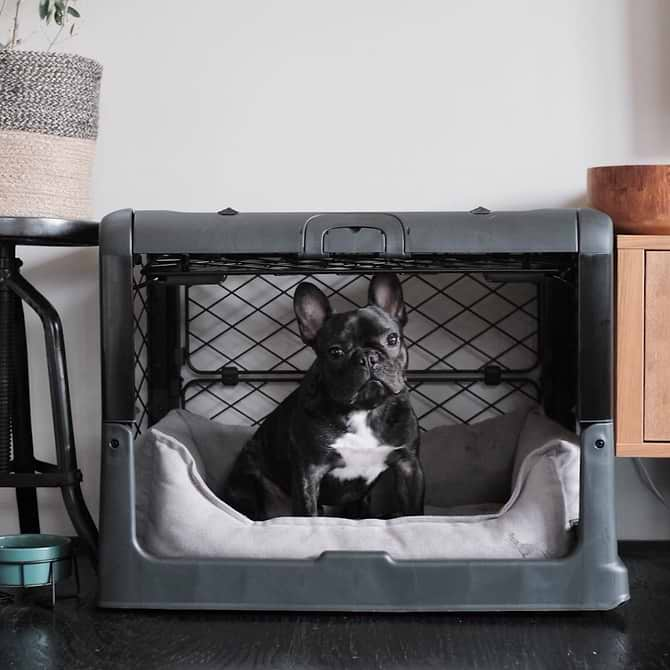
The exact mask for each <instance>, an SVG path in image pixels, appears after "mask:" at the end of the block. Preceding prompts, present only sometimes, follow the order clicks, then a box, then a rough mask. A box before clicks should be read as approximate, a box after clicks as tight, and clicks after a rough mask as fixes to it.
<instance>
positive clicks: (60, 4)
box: [54, 0, 65, 13]
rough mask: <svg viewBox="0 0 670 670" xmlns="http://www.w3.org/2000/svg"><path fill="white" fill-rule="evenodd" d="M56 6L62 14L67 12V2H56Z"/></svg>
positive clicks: (60, 0)
mask: <svg viewBox="0 0 670 670" xmlns="http://www.w3.org/2000/svg"><path fill="white" fill-rule="evenodd" d="M54 4H55V5H56V8H57V9H59V10H60V11H61V13H62V12H64V11H65V0H56V2H55V3H54Z"/></svg>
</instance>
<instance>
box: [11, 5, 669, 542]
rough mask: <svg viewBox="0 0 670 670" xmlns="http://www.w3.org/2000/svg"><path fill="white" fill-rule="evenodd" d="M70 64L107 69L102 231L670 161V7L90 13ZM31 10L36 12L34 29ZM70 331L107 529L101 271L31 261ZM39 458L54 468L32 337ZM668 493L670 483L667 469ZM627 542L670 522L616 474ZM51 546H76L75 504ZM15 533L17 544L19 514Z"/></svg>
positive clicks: (479, 188)
mask: <svg viewBox="0 0 670 670" xmlns="http://www.w3.org/2000/svg"><path fill="white" fill-rule="evenodd" d="M78 6H79V9H80V11H81V12H82V14H83V16H84V20H83V21H82V24H81V30H80V35H79V36H78V37H77V38H75V39H74V40H72V41H71V42H70V43H68V44H65V45H63V48H64V49H65V50H73V51H77V52H79V53H81V54H84V55H89V56H92V57H95V58H96V59H98V60H99V61H101V62H102V63H103V65H104V66H105V73H104V77H103V91H102V103H101V104H102V107H101V119H100V137H99V147H98V158H97V166H96V173H95V180H94V187H93V188H94V197H95V207H96V215H97V216H98V217H101V216H102V215H104V214H105V213H106V212H108V211H110V210H113V209H116V208H120V207H134V208H138V209H139V208H163V209H168V208H174V209H182V210H214V209H220V208H221V207H224V206H227V205H232V206H234V207H235V208H237V209H242V210H286V209H322V210H329V209H340V210H342V209H344V210H346V209H378V208H382V209H386V210H394V209H395V210H403V209H404V210H410V209H443V210H444V209H471V208H472V207H474V206H476V205H479V204H482V205H485V206H487V207H489V208H526V207H536V206H537V207H544V206H547V207H553V206H575V205H579V204H581V203H583V201H584V184H585V171H586V168H587V167H588V166H589V165H594V164H602V163H628V162H650V161H654V162H659V161H668V159H669V158H670V77H669V76H668V75H669V73H668V58H669V57H670V47H668V46H666V44H667V40H666V41H664V40H663V35H667V34H669V33H670V3H668V2H667V1H666V0H564V1H563V2H549V1H547V0H545V1H542V0H506V1H505V2H495V1H494V0H490V1H486V0H475V1H472V0H471V1H470V2H460V1H458V0H449V1H446V0H420V1H418V2H407V1H405V2H400V1H398V0H367V2H360V1H353V0H340V1H338V2H322V1H319V0H282V1H279V0H277V1H276V2H254V3H251V2H231V1H229V0H225V1H220V0H219V1H217V2H214V1H213V0H210V2H202V1H201V2H191V3H183V2H176V1H173V2H170V1H169V0H168V1H160V2H159V0H143V2H133V1H132V0H125V2H116V3H114V4H113V5H112V4H110V3H100V2H94V1H93V0H91V1H90V2H89V1H88V0H81V2H80V3H79V5H78ZM31 11H32V10H31ZM22 254H23V257H24V259H25V260H26V267H25V272H26V275H27V276H28V277H29V279H31V280H32V281H34V282H35V284H36V285H37V286H38V287H40V288H42V289H43V290H44V291H45V292H46V293H48V295H49V296H50V297H51V298H52V299H53V302H54V303H55V305H56V306H57V307H58V309H59V310H60V312H61V315H62V317H63V320H64V323H65V329H66V341H67V346H68V354H69V359H70V360H69V363H70V373H71V387H72V396H73V404H74V419H75V429H76V437H77V446H78V452H79V459H80V463H81V466H82V469H83V470H84V474H85V481H84V491H85V495H86V498H87V500H88V502H89V504H90V506H91V508H92V510H93V513H94V515H95V516H96V517H97V510H98V502H97V491H98V484H99V460H98V448H99V445H98V436H99V420H100V414H99V400H100V399H99V385H100V379H99V369H98V367H99V366H98V353H99V347H98V323H97V319H98V308H97V275H96V253H95V251H94V250H74V251H73V250H67V251H65V250H62V251H58V250H29V249H26V250H22ZM29 331H30V332H29V344H30V347H31V351H32V352H33V353H34V354H35V356H34V357H33V361H32V362H31V381H32V393H33V398H34V415H35V422H34V423H35V430H36V440H37V444H38V453H39V454H40V455H41V456H43V457H44V456H46V455H48V454H50V453H51V442H50V420H49V419H48V418H47V415H46V414H45V412H46V410H47V408H48V396H47V392H46V388H45V378H44V372H45V371H44V365H43V364H42V360H41V354H40V351H41V334H40V332H39V329H38V324H37V323H36V321H35V320H32V319H31V321H30V324H29ZM650 465H651V467H652V470H653V472H654V474H655V476H657V477H658V478H659V480H664V482H665V484H666V486H667V484H670V467H669V466H670V464H666V463H664V462H663V463H660V462H657V463H651V464H650ZM618 484H619V492H618V494H619V501H620V505H619V512H620V514H619V522H620V532H621V535H622V536H623V537H629V538H633V537H652V536H657V537H670V514H668V512H667V510H665V509H663V508H662V507H661V506H660V505H659V504H657V503H656V502H655V501H653V500H652V499H651V498H650V497H649V496H648V494H647V493H646V492H645V491H644V490H643V489H641V487H640V486H639V484H638V483H637V480H636V479H635V478H634V476H633V475H632V471H631V468H630V465H629V464H628V463H625V462H621V463H620V467H619V478H618ZM40 500H41V502H42V516H43V527H44V528H45V529H46V530H51V531H56V532H70V530H71V528H70V525H69V522H68V521H67V519H66V517H65V514H64V511H63V507H62V504H61V503H60V499H59V495H58V493H54V492H48V491H47V492H41V493H40ZM0 511H1V512H2V516H1V517H0V530H1V531H4V532H10V531H14V530H15V529H16V527H17V526H16V521H15V515H14V503H13V496H12V494H11V493H10V492H8V491H5V492H2V497H0Z"/></svg>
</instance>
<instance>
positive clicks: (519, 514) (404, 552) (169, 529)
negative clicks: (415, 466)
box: [135, 409, 579, 560]
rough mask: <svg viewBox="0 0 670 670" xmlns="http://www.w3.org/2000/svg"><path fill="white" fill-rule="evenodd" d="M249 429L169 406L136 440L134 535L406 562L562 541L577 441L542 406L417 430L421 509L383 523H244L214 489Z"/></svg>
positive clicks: (205, 553)
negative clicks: (373, 554)
mask: <svg viewBox="0 0 670 670" xmlns="http://www.w3.org/2000/svg"><path fill="white" fill-rule="evenodd" d="M252 432H253V430H252V429H249V428H246V427H241V426H224V425H221V424H218V423H216V422H212V421H209V420H207V419H204V418H203V417H200V416H197V415H194V414H191V413H189V412H186V411H184V410H175V411H173V412H170V414H168V415H167V416H166V417H165V418H164V419H163V420H161V421H160V422H158V423H157V424H156V425H155V426H154V427H153V429H151V430H150V431H148V432H147V433H145V434H144V435H143V436H142V438H141V439H140V440H138V442H137V444H136V446H135V450H136V460H135V467H136V490H137V497H136V500H137V534H138V538H139V541H140V543H141V544H142V546H143V547H144V548H145V550H146V551H148V552H150V553H152V554H154V555H156V556H159V557H170V558H175V557H180V558H186V557H188V558H281V559H304V558H315V557H318V556H319V555H321V554H322V553H323V552H326V551H383V552H386V553H387V554H388V555H389V556H391V557H392V558H393V559H396V560H404V559H457V558H519V557H523V558H556V557H560V556H563V555H565V554H566V553H567V552H568V551H569V549H570V547H571V543H572V540H573V534H572V530H571V529H572V528H573V526H574V524H575V523H576V521H577V519H578V510H579V448H578V446H577V440H576V437H575V436H574V435H573V434H571V433H569V432H567V431H565V430H564V429H563V428H562V427H560V426H559V425H557V424H556V423H554V422H553V421H550V420H549V419H547V418H546V417H544V416H543V415H542V413H541V411H540V410H539V409H532V410H528V409H526V410H523V411H521V412H517V413H513V414H510V415H507V416H504V417H500V418H495V419H490V420H487V421H483V422H481V423H479V424H476V425H474V426H460V425H459V426H453V427H452V426H444V427H440V428H437V429H433V430H432V431H427V432H426V433H424V434H423V435H422V446H421V460H422V462H423V465H424V471H425V476H426V516H419V517H402V518H398V519H392V520H379V519H364V520H359V521H353V520H348V519H341V518H333V517H318V518H304V517H289V516H279V517H277V518H273V519H270V520H268V521H258V522H253V521H250V520H249V519H248V518H246V517H245V516H243V515H242V514H240V513H238V512H237V511H235V510H234V509H232V508H231V507H230V506H229V505H227V504H226V503H224V502H223V501H222V500H221V499H220V498H219V497H217V495H216V494H215V491H219V490H220V489H221V486H222V483H223V482H224V481H225V477H226V474H227V473H228V471H229V469H230V467H231V466H232V463H233V461H234V459H235V456H236V455H237V453H238V452H239V449H241V447H242V445H243V444H244V442H245V441H246V440H247V439H248V437H249V436H250V435H251V434H252ZM282 505H283V506H284V508H282ZM282 509H285V513H288V510H289V504H288V500H286V499H284V500H281V494H280V493H279V494H278V500H277V511H278V513H281V510H282Z"/></svg>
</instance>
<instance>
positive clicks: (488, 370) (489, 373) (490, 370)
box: [484, 365, 502, 386]
mask: <svg viewBox="0 0 670 670" xmlns="http://www.w3.org/2000/svg"><path fill="white" fill-rule="evenodd" d="M501 381H502V369H501V368H500V367H498V366H497V365H487V366H486V367H485V368H484V383H485V384H486V385H487V386H497V385H498V384H500V382H501Z"/></svg>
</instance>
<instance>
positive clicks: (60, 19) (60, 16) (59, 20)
mask: <svg viewBox="0 0 670 670" xmlns="http://www.w3.org/2000/svg"><path fill="white" fill-rule="evenodd" d="M54 21H55V22H56V23H57V24H58V25H59V26H62V25H63V12H61V10H60V9H58V7H56V9H55V11H54Z"/></svg>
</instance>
